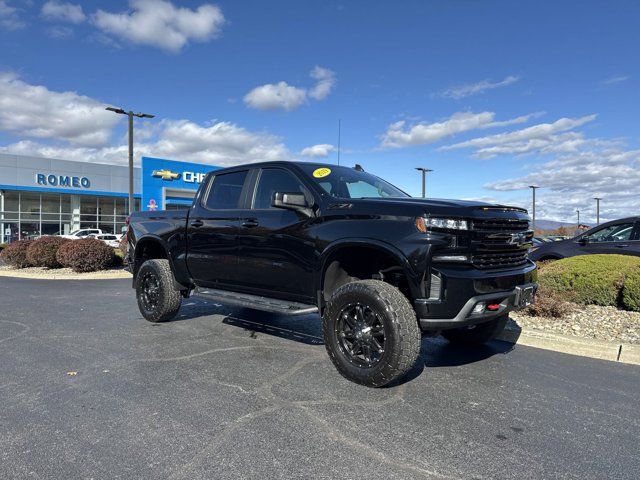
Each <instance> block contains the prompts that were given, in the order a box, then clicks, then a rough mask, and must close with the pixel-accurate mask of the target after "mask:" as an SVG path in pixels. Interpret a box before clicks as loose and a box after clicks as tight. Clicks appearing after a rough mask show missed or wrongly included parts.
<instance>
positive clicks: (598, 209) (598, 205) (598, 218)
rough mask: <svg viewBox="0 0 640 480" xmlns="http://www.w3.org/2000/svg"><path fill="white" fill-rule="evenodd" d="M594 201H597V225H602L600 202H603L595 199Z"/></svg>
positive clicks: (598, 198)
mask: <svg viewBox="0 0 640 480" xmlns="http://www.w3.org/2000/svg"><path fill="white" fill-rule="evenodd" d="M593 199H594V200H595V201H596V225H600V200H602V198H601V197H593Z"/></svg>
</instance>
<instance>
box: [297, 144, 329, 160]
mask: <svg viewBox="0 0 640 480" xmlns="http://www.w3.org/2000/svg"><path fill="white" fill-rule="evenodd" d="M335 149H336V147H334V146H333V145H331V144H329V143H320V144H318V145H312V146H310V147H306V148H303V149H302V150H301V151H300V155H302V156H304V157H312V158H324V157H328V156H329V154H330V153H331V152H333V151H335Z"/></svg>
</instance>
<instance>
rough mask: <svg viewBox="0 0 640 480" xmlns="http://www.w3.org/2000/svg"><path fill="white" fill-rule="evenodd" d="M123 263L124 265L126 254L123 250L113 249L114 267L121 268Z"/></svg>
mask: <svg viewBox="0 0 640 480" xmlns="http://www.w3.org/2000/svg"><path fill="white" fill-rule="evenodd" d="M123 263H124V253H122V250H120V248H118V247H116V248H114V249H113V266H114V267H121V266H122V264H123Z"/></svg>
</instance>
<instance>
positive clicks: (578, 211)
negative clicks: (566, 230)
mask: <svg viewBox="0 0 640 480" xmlns="http://www.w3.org/2000/svg"><path fill="white" fill-rule="evenodd" d="M576 212H577V213H578V228H580V210H576Z"/></svg>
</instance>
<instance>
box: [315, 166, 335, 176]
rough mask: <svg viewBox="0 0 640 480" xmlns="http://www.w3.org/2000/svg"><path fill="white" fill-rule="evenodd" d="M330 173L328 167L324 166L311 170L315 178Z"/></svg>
mask: <svg viewBox="0 0 640 480" xmlns="http://www.w3.org/2000/svg"><path fill="white" fill-rule="evenodd" d="M330 173H331V169H330V168H326V167H322V168H316V169H315V170H314V171H313V176H314V177H315V178H324V177H326V176H327V175H329V174H330Z"/></svg>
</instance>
